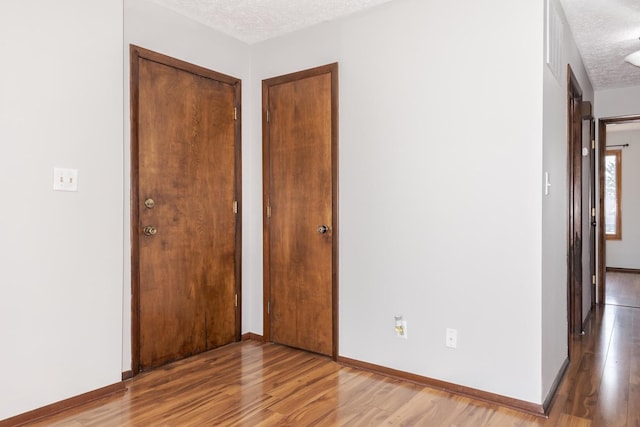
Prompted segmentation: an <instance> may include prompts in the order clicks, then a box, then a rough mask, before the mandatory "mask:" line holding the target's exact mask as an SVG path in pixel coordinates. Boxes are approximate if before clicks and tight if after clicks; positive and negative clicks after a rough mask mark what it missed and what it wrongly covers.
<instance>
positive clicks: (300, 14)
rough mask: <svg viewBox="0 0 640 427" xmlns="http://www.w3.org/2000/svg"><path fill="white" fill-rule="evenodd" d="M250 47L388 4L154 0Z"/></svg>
mask: <svg viewBox="0 0 640 427" xmlns="http://www.w3.org/2000/svg"><path fill="white" fill-rule="evenodd" d="M153 1H154V2H155V3H158V4H160V5H163V6H165V7H167V8H169V9H171V10H173V11H175V12H177V13H179V14H181V15H185V16H187V17H188V18H191V19H193V20H195V21H198V22H201V23H203V24H205V25H207V26H209V27H212V28H214V29H216V30H218V31H220V32H222V33H225V34H227V35H230V36H232V37H234V38H236V39H239V40H241V41H243V42H245V43H248V44H252V43H257V42H260V41H263V40H267V39H270V38H274V37H278V36H281V35H284V34H287V33H291V32H293V31H296V30H300V29H302V28H306V27H310V26H312V25H315V24H319V23H321V22H325V21H330V20H333V19H337V18H340V17H343V16H346V15H349V14H351V13H355V12H358V11H361V10H364V9H367V8H369V7H372V6H375V5H378V4H382V3H387V2H389V1H391V0H153Z"/></svg>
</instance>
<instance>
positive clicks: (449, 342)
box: [445, 328, 458, 348]
mask: <svg viewBox="0 0 640 427" xmlns="http://www.w3.org/2000/svg"><path fill="white" fill-rule="evenodd" d="M445 345H446V346H447V347H449V348H457V347H458V330H457V329H452V328H447V338H446V341H445Z"/></svg>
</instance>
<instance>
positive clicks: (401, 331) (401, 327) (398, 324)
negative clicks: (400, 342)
mask: <svg viewBox="0 0 640 427" xmlns="http://www.w3.org/2000/svg"><path fill="white" fill-rule="evenodd" d="M394 318H395V334H396V337H398V338H404V339H405V340H406V339H407V321H406V320H404V319H403V318H402V316H394Z"/></svg>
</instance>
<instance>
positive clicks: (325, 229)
mask: <svg viewBox="0 0 640 427" xmlns="http://www.w3.org/2000/svg"><path fill="white" fill-rule="evenodd" d="M328 231H329V226H327V225H319V226H318V233H320V234H326V233H327V232H328Z"/></svg>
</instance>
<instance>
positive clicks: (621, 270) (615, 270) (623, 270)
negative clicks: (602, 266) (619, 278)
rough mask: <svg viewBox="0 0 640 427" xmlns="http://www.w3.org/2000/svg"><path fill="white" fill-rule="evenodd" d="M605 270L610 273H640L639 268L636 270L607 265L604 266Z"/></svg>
mask: <svg viewBox="0 0 640 427" xmlns="http://www.w3.org/2000/svg"><path fill="white" fill-rule="evenodd" d="M606 270H607V271H610V272H612V273H633V274H640V270H638V269H637V268H621V267H607V268H606Z"/></svg>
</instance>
